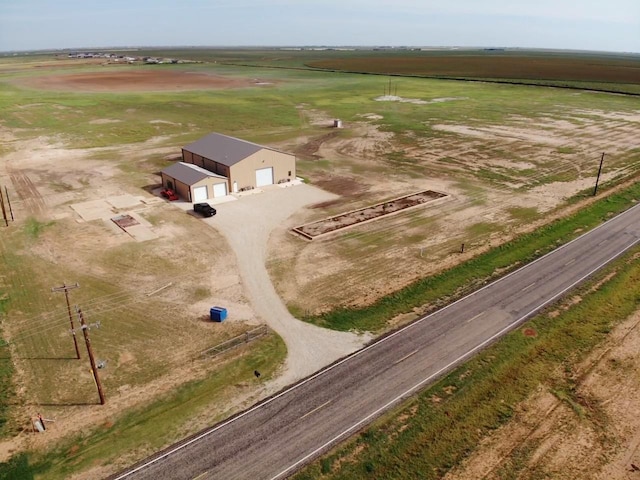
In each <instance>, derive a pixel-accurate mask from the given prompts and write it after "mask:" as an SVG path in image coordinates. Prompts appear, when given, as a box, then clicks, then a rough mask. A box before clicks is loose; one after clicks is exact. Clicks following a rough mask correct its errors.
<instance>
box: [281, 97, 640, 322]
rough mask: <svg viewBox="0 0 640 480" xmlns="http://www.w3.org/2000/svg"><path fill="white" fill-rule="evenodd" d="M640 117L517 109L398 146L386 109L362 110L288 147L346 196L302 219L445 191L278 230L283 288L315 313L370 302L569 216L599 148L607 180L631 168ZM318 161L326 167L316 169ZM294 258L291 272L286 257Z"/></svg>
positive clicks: (315, 114)
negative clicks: (414, 202)
mask: <svg viewBox="0 0 640 480" xmlns="http://www.w3.org/2000/svg"><path fill="white" fill-rule="evenodd" d="M408 100H411V99H408ZM445 100H446V101H447V102H451V103H456V104H459V103H462V102H464V101H466V100H465V99H463V98H455V99H452V98H447V99H445ZM394 101H397V100H396V99H394ZM298 111H299V115H300V116H301V118H304V119H305V120H306V121H308V122H309V123H310V124H312V125H318V126H320V125H322V126H327V128H328V126H329V125H331V119H332V117H331V116H329V115H327V114H324V115H323V113H322V112H321V111H319V110H317V109H308V108H306V106H305V105H299V106H298ZM636 116H637V115H636V114H635V113H633V112H631V113H629V112H618V113H616V112H602V111H600V110H584V109H576V110H570V111H567V112H563V113H562V114H560V115H556V116H551V115H549V116H547V117H540V118H535V119H531V118H527V117H525V116H520V115H515V114H514V115H512V116H510V117H509V121H508V122H506V123H504V124H497V125H494V124H491V123H489V122H480V123H479V124H475V123H474V124H468V125H467V124H443V123H441V122H433V123H432V124H431V123H429V124H428V126H429V128H430V129H432V131H433V132H435V134H434V135H428V136H425V137H415V138H413V141H412V144H411V145H408V146H407V145H403V146H402V147H398V145H397V142H398V139H397V134H394V133H392V132H389V131H385V130H384V129H383V128H381V126H382V125H384V124H385V118H384V115H379V114H373V113H371V112H366V111H365V112H363V113H361V114H358V115H357V116H356V117H355V119H353V120H351V121H346V122H345V124H344V127H345V128H344V129H343V130H341V131H340V132H338V129H335V130H332V131H330V132H327V133H321V134H318V135H317V136H315V137H306V138H304V139H298V140H297V142H296V143H295V144H294V145H292V144H288V145H286V144H285V145H283V148H289V149H297V151H298V152H301V153H302V152H306V153H307V154H309V156H308V157H306V158H307V159H308V160H307V164H306V165H307V167H306V168H307V169H308V170H309V173H308V174H306V175H307V176H308V177H309V179H310V180H311V182H312V183H313V184H315V185H318V186H320V187H322V188H324V189H327V190H329V191H331V192H332V193H336V194H338V195H340V197H339V198H337V199H334V200H330V201H327V202H320V203H318V204H316V205H312V206H310V209H311V210H313V211H312V212H307V213H306V214H305V215H304V216H303V217H302V218H303V219H311V220H312V221H313V220H319V219H323V218H327V217H331V216H334V215H338V214H340V213H342V212H345V211H352V210H358V209H360V208H363V207H365V206H367V205H371V204H374V203H375V202H379V203H384V202H385V201H386V200H389V199H392V198H395V197H399V196H403V195H406V194H408V193H410V192H412V191H416V190H434V191H438V192H442V193H445V194H446V195H447V198H446V199H445V201H442V202H438V204H437V205H433V206H429V205H426V206H425V207H424V208H421V209H420V211H407V212H400V213H398V214H396V215H394V216H393V218H385V219H384V221H375V222H368V223H363V224H361V225H357V226H354V227H352V228H350V229H348V231H344V232H340V231H337V232H335V233H334V234H332V235H330V236H328V237H318V238H316V239H315V240H314V241H313V242H310V243H309V242H307V241H304V240H302V239H296V238H295V237H294V236H292V235H286V234H284V233H283V232H277V233H276V234H274V235H273V236H272V238H271V245H270V251H271V252H273V255H272V257H271V259H270V264H269V265H270V268H271V271H272V274H273V275H275V278H276V279H277V282H276V283H277V288H278V291H279V293H280V294H281V295H283V297H284V299H285V301H286V302H287V303H289V304H290V305H293V306H295V307H296V308H299V309H301V310H302V311H304V312H306V313H308V314H318V313H321V312H324V311H327V310H330V309H332V308H335V306H337V305H341V306H361V305H366V304H369V303H371V302H373V301H375V300H376V299H378V298H380V297H381V296H383V295H385V294H388V293H391V292H393V291H396V290H398V289H400V288H402V287H403V286H406V285H407V284H409V283H411V282H412V281H414V280H416V279H418V278H421V277H424V276H425V275H429V274H432V273H435V272H437V271H440V270H442V269H444V268H447V267H450V266H452V265H455V264H456V263H458V262H461V261H464V260H465V259H467V258H470V256H473V255H476V254H478V253H481V252H483V251H485V250H486V249H488V248H490V247H491V246H494V245H497V244H499V243H502V242H505V241H508V240H509V239H510V238H513V236H514V235H517V234H519V233H523V232H526V231H530V230H532V229H533V228H537V226H539V225H541V224H542V223H544V222H547V221H549V220H550V219H552V218H558V217H560V216H562V215H565V214H566V213H567V212H568V211H569V209H571V208H575V207H574V206H572V207H569V206H567V205H566V203H565V202H566V200H567V199H568V198H569V197H571V196H573V195H575V194H576V193H578V192H580V191H583V190H585V189H588V188H591V187H593V185H594V182H595V176H596V173H597V170H598V162H599V160H600V155H601V152H602V151H605V150H606V152H607V154H606V155H607V156H606V160H605V161H606V168H605V169H604V171H603V175H602V177H601V179H600V181H601V182H606V181H608V180H611V179H613V178H615V177H619V176H626V175H633V172H634V171H633V167H629V159H630V158H631V157H632V156H633V155H634V154H633V152H634V148H635V147H634V146H633V145H634V143H637V142H636V141H635V138H636V137H637V135H636V134H635V131H636V130H637V124H636ZM427 123H428V122H427ZM405 141H406V139H405ZM300 142H302V143H300ZM316 162H325V164H323V166H322V168H315V167H314V165H315V163H316ZM326 164H328V166H327V165H326ZM543 217H544V218H543ZM293 221H294V220H292V222H293ZM298 225H300V223H294V224H289V227H290V228H294V227H296V226H298ZM463 243H464V244H465V251H464V253H463V254H461V253H460V251H461V244H463ZM365 259H366V261H365ZM292 263H293V269H291V268H288V269H287V270H286V274H284V271H285V270H284V268H283V267H282V266H283V265H285V264H287V265H291V264H292ZM278 272H281V273H278Z"/></svg>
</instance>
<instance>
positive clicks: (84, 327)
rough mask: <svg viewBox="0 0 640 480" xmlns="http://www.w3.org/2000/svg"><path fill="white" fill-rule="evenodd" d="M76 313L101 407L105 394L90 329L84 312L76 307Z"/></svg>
mask: <svg viewBox="0 0 640 480" xmlns="http://www.w3.org/2000/svg"><path fill="white" fill-rule="evenodd" d="M76 312H77V313H78V317H79V318H80V328H81V329H82V333H84V343H86V344H87V354H88V355H89V363H91V371H92V372H93V379H94V380H95V382H96V387H97V388H98V395H99V396H100V405H104V402H105V400H104V393H103V392H102V384H101V383H100V377H99V376H98V369H97V368H96V361H95V359H94V358H93V350H92V349H91V340H89V327H88V326H87V324H86V323H84V317H83V316H82V310H80V309H79V308H78V307H77V306H76Z"/></svg>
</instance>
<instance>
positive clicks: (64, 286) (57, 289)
mask: <svg viewBox="0 0 640 480" xmlns="http://www.w3.org/2000/svg"><path fill="white" fill-rule="evenodd" d="M79 286H80V285H78V283H77V282H76V284H75V285H67V284H66V283H63V284H62V286H61V287H53V288H52V289H51V291H52V292H64V298H65V299H66V300H67V312H69V322H70V323H71V334H72V335H73V345H74V346H75V347H76V358H77V359H78V360H79V359H80V350H79V349H78V339H77V338H76V329H75V327H74V326H73V315H71V305H69V290H72V289H74V288H78V287H79Z"/></svg>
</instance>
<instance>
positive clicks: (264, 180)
mask: <svg viewBox="0 0 640 480" xmlns="http://www.w3.org/2000/svg"><path fill="white" fill-rule="evenodd" d="M265 185H273V167H268V168H260V169H259V170H256V187H263V186H265Z"/></svg>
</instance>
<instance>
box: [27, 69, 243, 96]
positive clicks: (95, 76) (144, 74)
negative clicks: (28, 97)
mask: <svg viewBox="0 0 640 480" xmlns="http://www.w3.org/2000/svg"><path fill="white" fill-rule="evenodd" d="M144 68H145V69H144V70H125V71H105V72H92V73H73V74H62V75H43V76H39V77H31V78H22V79H20V80H19V81H20V84H21V85H25V86H28V87H33V88H40V89H44V90H73V91H84V92H123V91H153V90H199V89H226V88H241V87H249V86H252V85H254V84H255V82H253V81H251V80H249V79H236V78H227V77H222V76H219V75H209V74H206V73H201V72H188V71H178V70H164V69H161V68H158V67H144ZM147 68H148V69H147Z"/></svg>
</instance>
